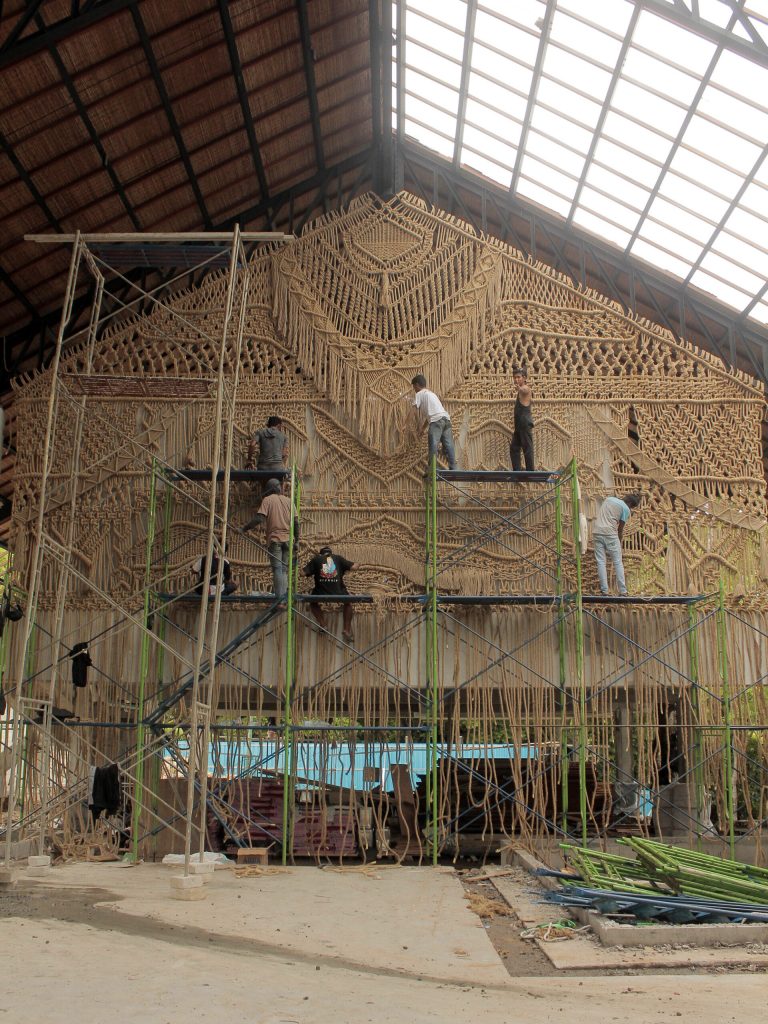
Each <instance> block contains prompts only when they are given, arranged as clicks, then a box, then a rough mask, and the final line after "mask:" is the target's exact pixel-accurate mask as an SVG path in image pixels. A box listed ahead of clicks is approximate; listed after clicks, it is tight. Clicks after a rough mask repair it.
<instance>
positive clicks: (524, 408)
mask: <svg viewBox="0 0 768 1024" xmlns="http://www.w3.org/2000/svg"><path fill="white" fill-rule="evenodd" d="M512 380H513V381H514V382H515V387H516V388H517V396H516V398H515V431H514V433H513V434H512V441H511V443H510V446H509V454H510V456H511V458H512V469H513V470H514V471H515V472H516V473H517V472H519V471H520V470H521V469H522V465H521V459H520V455H521V454H522V456H523V458H524V459H525V468H526V470H527V471H528V472H529V473H532V472H533V470H534V462H533V415H532V411H531V406H532V404H533V394H532V392H531V389H530V386H529V384H528V371H527V370H526V369H524V368H523V367H515V369H514V370H513V371H512Z"/></svg>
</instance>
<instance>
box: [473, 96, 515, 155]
mask: <svg viewBox="0 0 768 1024" xmlns="http://www.w3.org/2000/svg"><path fill="white" fill-rule="evenodd" d="M466 120H467V123H469V122H472V124H473V125H474V126H475V127H476V128H480V129H481V130H484V131H486V132H488V133H489V134H492V135H498V136H499V137H500V138H501V139H503V140H504V141H505V142H507V143H508V144H512V145H516V144H517V140H518V139H519V137H520V129H521V128H522V123H521V121H522V119H520V121H514V120H513V119H512V118H511V117H505V116H504V115H503V114H499V113H497V111H492V110H490V109H489V108H487V106H485V104H484V103H479V102H478V101H477V100H476V99H472V98H471V97H469V98H468V99H467V109H466Z"/></svg>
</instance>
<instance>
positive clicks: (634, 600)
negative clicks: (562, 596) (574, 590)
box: [581, 594, 707, 605]
mask: <svg viewBox="0 0 768 1024" xmlns="http://www.w3.org/2000/svg"><path fill="white" fill-rule="evenodd" d="M706 597H707V595H706V594H679V595H678V594H651V595H649V596H647V597H643V596H642V595H641V594H628V595H627V596H625V597H619V596H618V595H617V596H616V597H614V596H612V595H611V594H582V597H581V603H582V604H629V605H632V604H637V605H646V604H697V603H698V602H699V601H704V600H705V599H706Z"/></svg>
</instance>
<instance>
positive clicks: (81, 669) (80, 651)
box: [68, 643, 93, 688]
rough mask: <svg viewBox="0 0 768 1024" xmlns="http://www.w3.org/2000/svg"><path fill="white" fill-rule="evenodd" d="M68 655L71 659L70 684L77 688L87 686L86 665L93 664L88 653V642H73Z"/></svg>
mask: <svg viewBox="0 0 768 1024" xmlns="http://www.w3.org/2000/svg"><path fill="white" fill-rule="evenodd" d="M68 657H70V658H71V659H72V685H73V686H75V687H77V688H82V687H83V686H87V685H88V666H89V665H92V664H93V662H92V661H91V656H90V654H89V653H88V644H87V643H85V644H82V643H81V644H75V646H74V647H73V648H72V650H71V651H70V652H69V655H68Z"/></svg>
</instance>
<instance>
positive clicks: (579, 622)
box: [571, 456, 587, 846]
mask: <svg viewBox="0 0 768 1024" xmlns="http://www.w3.org/2000/svg"><path fill="white" fill-rule="evenodd" d="M571 505H572V509H571V515H572V517H573V524H572V525H573V552H574V559H575V562H576V617H575V624H576V625H575V629H576V685H577V686H578V690H579V814H580V817H581V841H582V843H583V845H584V846H586V845H587V688H586V682H585V679H584V618H583V602H582V596H583V591H582V576H581V525H580V523H579V515H580V511H581V507H580V502H579V480H578V466H577V463H576V457H575V456H574V458H573V459H572V460H571Z"/></svg>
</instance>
